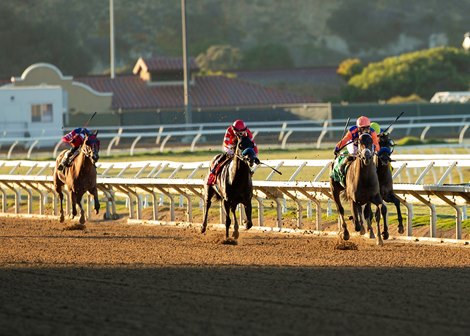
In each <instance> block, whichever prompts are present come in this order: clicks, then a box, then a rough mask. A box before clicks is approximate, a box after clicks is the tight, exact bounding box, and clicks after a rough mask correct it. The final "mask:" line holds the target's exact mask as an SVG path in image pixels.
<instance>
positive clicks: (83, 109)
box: [12, 63, 112, 122]
mask: <svg viewBox="0 0 470 336" xmlns="http://www.w3.org/2000/svg"><path fill="white" fill-rule="evenodd" d="M12 84H13V85H14V86H15V87H21V86H33V85H41V84H47V85H58V86H61V87H62V88H63V89H64V91H65V92H66V94H67V97H68V99H67V101H68V106H67V111H68V115H66V122H68V121H67V118H68V116H69V115H73V114H76V113H87V114H91V113H93V112H95V111H101V113H111V112H112V110H111V106H112V105H111V103H112V94H111V93H102V92H98V91H95V90H93V89H92V88H90V87H89V86H87V85H84V84H83V83H79V82H75V81H73V78H72V77H70V76H64V75H63V74H62V72H61V71H60V70H59V69H58V68H57V67H55V66H54V65H51V64H47V63H38V64H33V65H31V66H30V67H28V68H27V69H26V70H25V71H24V72H23V74H22V75H21V77H19V78H14V79H13V83H12Z"/></svg>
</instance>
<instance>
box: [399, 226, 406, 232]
mask: <svg viewBox="0 0 470 336" xmlns="http://www.w3.org/2000/svg"><path fill="white" fill-rule="evenodd" d="M398 233H400V234H401V233H405V229H404V228H403V225H398Z"/></svg>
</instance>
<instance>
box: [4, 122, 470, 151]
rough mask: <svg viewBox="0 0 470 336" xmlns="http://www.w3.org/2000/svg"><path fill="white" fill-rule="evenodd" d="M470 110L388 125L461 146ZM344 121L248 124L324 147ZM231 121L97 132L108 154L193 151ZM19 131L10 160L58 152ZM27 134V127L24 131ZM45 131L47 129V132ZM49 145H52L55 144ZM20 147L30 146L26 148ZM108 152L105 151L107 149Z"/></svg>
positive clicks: (10, 133) (264, 138) (277, 141)
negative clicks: (434, 133)
mask: <svg viewBox="0 0 470 336" xmlns="http://www.w3.org/2000/svg"><path fill="white" fill-rule="evenodd" d="M394 119H395V118H377V119H376V121H378V122H380V123H381V124H382V126H383V127H386V126H388V125H390V123H392V122H393V121H394ZM469 120H470V115H455V116H418V117H402V118H400V119H399V120H398V121H397V122H396V123H395V124H394V125H393V126H392V128H391V129H390V130H393V129H394V130H396V132H398V131H399V132H400V133H399V134H400V136H405V135H415V136H419V137H420V138H421V140H425V139H426V137H427V136H428V135H429V132H430V130H431V129H432V130H436V129H437V130H439V129H442V128H445V129H446V130H447V131H448V132H447V134H445V136H446V137H447V138H450V139H455V141H456V143H457V144H458V145H459V146H464V144H465V134H466V133H467V130H468V128H469V127H470V122H469ZM344 123H345V120H343V119H329V120H316V121H312V120H292V121H271V122H250V129H251V130H252V131H253V132H254V134H255V138H256V140H257V141H258V142H259V143H260V144H263V143H269V144H270V145H271V146H278V147H280V148H287V147H288V146H289V145H290V144H294V143H295V144H299V143H302V144H303V143H308V144H310V145H311V146H312V147H315V148H321V147H322V146H323V147H324V145H325V143H328V141H329V142H334V141H337V139H336V138H337V137H339V136H340V134H341V132H342V131H343V129H344ZM226 127H227V124H225V123H211V124H192V125H186V124H181V125H142V126H126V127H116V126H101V127H97V129H98V130H99V131H100V134H99V137H100V139H101V141H102V148H103V149H106V152H105V153H106V155H108V156H109V155H111V154H112V153H113V152H115V151H118V150H125V151H128V152H129V154H130V155H134V154H135V153H136V152H137V151H138V149H139V147H141V148H142V149H144V150H148V148H150V147H153V148H155V149H157V150H159V151H161V152H163V151H165V150H166V149H168V148H174V147H179V148H186V149H188V150H190V151H194V150H196V149H197V148H198V146H199V147H201V146H207V145H208V144H209V145H217V146H220V142H221V140H220V139H221V138H222V136H223V134H224V132H225V129H226ZM21 133H22V132H20V131H19V130H3V132H1V136H0V148H1V149H2V150H3V149H4V150H5V155H6V158H7V159H11V158H13V157H21V158H25V159H30V158H31V157H32V156H33V155H34V153H36V152H44V151H45V150H46V151H49V152H50V156H52V157H56V156H57V152H58V150H59V149H60V148H61V145H62V142H61V141H60V139H57V137H50V136H41V137H36V138H31V137H18V136H17V134H21ZM23 133H24V131H23ZM45 134H47V132H45ZM51 144H53V145H52V146H51ZM20 148H23V149H25V150H26V153H22V152H21V150H20ZM103 154H104V153H103Z"/></svg>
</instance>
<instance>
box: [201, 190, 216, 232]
mask: <svg viewBox="0 0 470 336" xmlns="http://www.w3.org/2000/svg"><path fill="white" fill-rule="evenodd" d="M204 189H205V192H204V195H205V197H204V198H205V199H204V211H203V216H202V218H203V220H202V227H201V233H205V232H206V229H207V217H208V214H209V209H210V207H211V204H212V202H211V200H212V196H214V192H215V191H214V188H212V187H211V186H208V185H206V186H205V187H204Z"/></svg>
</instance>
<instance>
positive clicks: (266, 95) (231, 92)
mask: <svg viewBox="0 0 470 336" xmlns="http://www.w3.org/2000/svg"><path fill="white" fill-rule="evenodd" d="M74 80H75V81H78V82H82V83H84V84H86V85H89V86H90V87H92V88H93V89H95V90H96V91H99V92H113V93H114V95H113V100H112V108H113V109H118V108H121V109H125V110H132V109H157V108H161V109H174V108H183V106H184V100H183V84H181V85H162V84H159V85H155V84H149V83H148V82H146V81H143V80H142V79H140V77H139V76H136V75H118V76H116V77H115V79H111V78H110V77H109V76H89V77H81V78H80V77H79V78H74ZM189 91H190V98H191V105H192V106H193V107H194V108H211V107H222V106H256V105H280V104H302V103H315V102H317V101H316V100H315V99H314V98H313V97H303V96H299V95H296V94H292V93H289V92H284V91H280V90H277V89H272V88H266V87H264V86H261V85H259V84H254V83H250V82H246V81H242V80H239V79H232V78H227V77H224V76H204V77H202V76H201V77H196V79H195V83H194V85H190V88H189Z"/></svg>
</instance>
